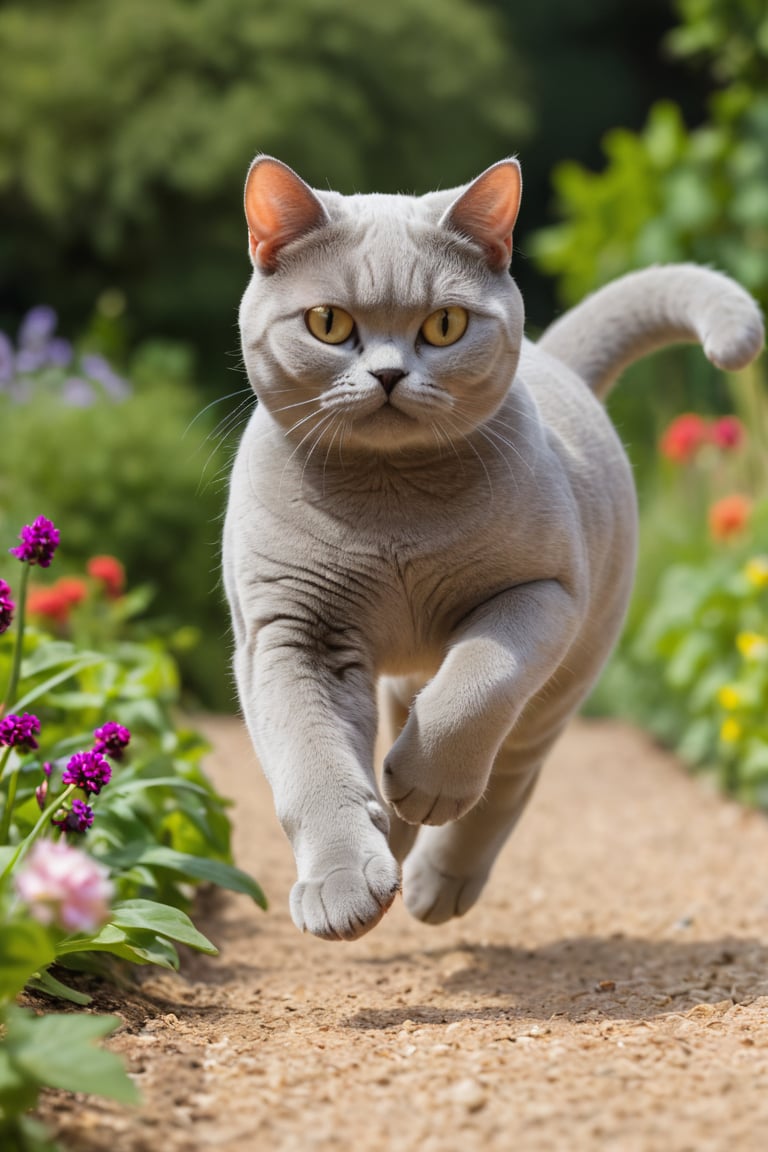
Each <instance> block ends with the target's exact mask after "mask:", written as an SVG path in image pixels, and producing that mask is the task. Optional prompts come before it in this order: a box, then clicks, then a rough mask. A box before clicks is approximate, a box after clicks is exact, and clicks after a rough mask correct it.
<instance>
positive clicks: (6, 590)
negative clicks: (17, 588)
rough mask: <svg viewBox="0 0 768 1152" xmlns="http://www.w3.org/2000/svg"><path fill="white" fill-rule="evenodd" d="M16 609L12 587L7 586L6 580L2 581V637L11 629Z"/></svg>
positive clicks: (0, 586) (0, 621)
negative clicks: (12, 596) (12, 597)
mask: <svg viewBox="0 0 768 1152" xmlns="http://www.w3.org/2000/svg"><path fill="white" fill-rule="evenodd" d="M15 607H16V605H15V604H14V602H13V600H12V599H11V589H10V585H8V584H6V582H5V580H0V636H2V634H3V632H7V631H8V629H9V628H10V626H11V621H12V620H13V612H14V609H15Z"/></svg>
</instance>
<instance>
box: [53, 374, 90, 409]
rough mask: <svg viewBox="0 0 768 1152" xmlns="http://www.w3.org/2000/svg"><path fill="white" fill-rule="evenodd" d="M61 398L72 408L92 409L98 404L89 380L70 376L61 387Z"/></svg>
mask: <svg viewBox="0 0 768 1152" xmlns="http://www.w3.org/2000/svg"><path fill="white" fill-rule="evenodd" d="M61 398H62V400H63V401H64V403H65V404H69V406H70V407H71V408H90V407H91V405H92V404H94V403H95V402H96V393H95V392H94V390H93V385H92V384H89V383H88V381H87V380H83V379H82V378H81V377H80V376H68V377H67V379H66V380H65V381H64V383H63V384H62V386H61Z"/></svg>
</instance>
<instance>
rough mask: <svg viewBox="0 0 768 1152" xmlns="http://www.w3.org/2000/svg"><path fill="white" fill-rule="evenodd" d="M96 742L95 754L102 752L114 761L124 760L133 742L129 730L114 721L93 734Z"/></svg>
mask: <svg viewBox="0 0 768 1152" xmlns="http://www.w3.org/2000/svg"><path fill="white" fill-rule="evenodd" d="M93 738H94V740H95V741H96V743H95V745H94V748H93V750H94V752H100V753H102V755H104V756H111V757H112V758H113V759H114V760H122V758H123V752H124V750H125V749H126V748H127V747H128V745H129V744H130V742H131V734H130V732H129V731H128V729H127V728H124V727H123V726H122V724H115V722H114V720H109V721H108V722H107V723H106V724H104V725H103V726H102V727H101V728H97V729H96V731H95V732H94V734H93Z"/></svg>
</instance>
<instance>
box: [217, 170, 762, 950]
mask: <svg viewBox="0 0 768 1152" xmlns="http://www.w3.org/2000/svg"><path fill="white" fill-rule="evenodd" d="M520 190H521V180H520V169H519V166H518V164H517V162H516V161H515V160H503V161H501V162H500V163H498V164H495V165H494V166H493V167H491V168H489V169H488V170H487V171H485V172H483V173H482V175H481V176H479V177H478V178H477V179H476V180H474V181H473V182H472V183H471V184H469V185H467V186H465V187H463V188H459V189H454V190H452V191H448V192H439V193H431V194H430V195H427V196H422V197H409V196H384V195H367V196H362V195H360V196H351V197H345V196H341V195H339V194H338V193H334V192H319V191H314V190H312V189H311V188H309V186H308V185H307V184H305V183H304V182H303V181H302V180H301V179H300V178H299V177H298V176H297V175H296V174H295V173H294V172H293V171H292V170H291V169H290V168H288V167H286V166H285V165H284V164H282V163H281V162H280V161H278V160H274V159H272V158H270V157H268V156H260V157H258V158H257V159H256V160H255V161H254V163H253V165H252V167H251V169H250V172H249V174H248V181H247V185H246V191H245V209H246V216H247V220H248V229H249V237H250V251H251V256H252V261H253V266H254V271H253V277H252V279H251V282H250V285H249V287H248V289H247V290H246V293H245V296H244V298H243V301H242V306H241V309H240V327H241V332H242V343H243V354H244V357H245V363H246V366H247V370H248V377H249V380H250V382H251V385H252V387H253V389H254V391H255V393H256V395H257V397H258V400H259V403H258V406H257V408H256V410H255V412H254V415H253V417H252V419H251V421H250V423H249V425H248V427H247V429H246V431H245V434H244V436H243V439H242V443H241V445H240V448H239V452H238V455H237V459H236V461H235V465H234V471H233V475H232V482H231V492H230V499H229V508H228V511H227V517H226V524H225V531H224V577H225V585H226V591H227V595H228V598H229V601H230V605H231V610H232V618H233V622H234V632H235V641H236V653H235V670H236V677H237V684H238V688H239V693H240V699H241V702H242V707H243V711H244V713H245V718H246V721H247V724H248V728H249V730H250V733H251V736H252V739H253V743H254V745H255V748H256V751H257V753H258V756H259V759H260V760H261V764H262V766H263V769H264V772H265V773H266V775H267V778H268V780H269V783H270V785H271V787H272V791H273V794H274V799H275V806H276V809H277V815H278V817H279V819H280V822H281V824H282V826H283V828H284V829H285V832H286V834H287V835H288V837H289V839H290V841H291V844H292V846H293V850H294V853H295V856H296V865H297V871H298V880H297V883H296V884H295V886H294V888H293V891H292V893H291V912H292V915H293V919H294V921H295V923H296V925H297V926H298V927H299V928H300V929H302V930H307V931H309V932H313V933H314V934H315V935H317V936H321V937H324V938H325V939H332V940H338V939H343V940H350V939H354V938H355V937H357V936H360V935H361V934H362V933H363V932H366V931H368V929H370V928H372V927H373V925H375V924H376V923H377V922H378V920H379V919H380V918H381V916H382V915H383V914H384V912H385V911H386V910H387V908H388V907H389V905H390V904H391V903H392V901H393V900H394V898H395V895H396V893H397V891H398V889H399V887H400V880H401V877H400V864H401V863H402V885H403V895H404V899H405V903H406V905H407V906H408V908H409V910H410V911H411V912H412V913H413V915H414V916H416V917H418V918H419V919H421V920H424V921H427V922H428V923H431V924H438V923H441V922H442V921H445V920H447V919H449V918H450V917H452V916H460V915H462V914H463V913H465V912H466V911H467V910H468V909H469V908H470V907H471V906H472V904H473V903H474V902H475V901H476V900H477V898H478V896H479V895H480V892H481V890H482V888H483V885H484V884H485V881H486V879H487V877H488V874H489V872H490V869H491V866H492V864H493V861H494V859H495V857H496V855H497V853H498V852H499V849H500V848H501V846H502V844H503V843H504V841H505V840H506V838H507V836H508V835H509V833H510V831H511V830H512V828H513V827H514V825H515V823H516V821H517V819H518V817H519V816H520V813H521V812H522V810H523V808H524V806H525V804H526V802H527V800H528V798H529V796H530V795H531V792H532V790H533V787H534V784H535V781H536V778H537V775H538V772H539V769H540V767H541V764H542V761H543V759H544V757H545V756H546V754H547V752H548V751H549V749H550V748H551V746H552V744H553V742H554V741H555V739H556V738H557V736H558V735H559V733H560V732H562V730H563V727H564V725H565V723H566V721H567V720H568V718H569V716H571V715H572V713H573V712H574V710H575V709H576V708H577V707H578V705H579V703H580V702H581V701H582V700H583V699H584V697H585V695H586V694H587V692H588V691H589V688H590V687H591V685H592V684H593V683H594V681H595V678H596V676H597V674H598V672H599V671H600V668H601V667H602V665H603V663H604V661H605V659H606V657H607V656H608V654H609V653H610V650H611V647H612V645H613V643H614V641H615V639H616V637H617V634H618V632H619V629H620V627H621V623H622V619H623V617H624V612H625V608H626V605H627V601H628V599H629V595H630V589H631V586H632V577H633V567H634V558H635V539H636V509H635V494H634V487H633V483H632V477H631V475H630V469H629V467H628V464H627V460H626V458H625V455H624V452H623V450H622V447H621V444H620V443H619V439H618V437H617V435H616V433H615V431H614V429H613V427H612V425H611V424H610V422H609V420H608V418H607V416H606V414H605V411H604V409H603V407H602V406H601V404H600V403H599V398H600V397H602V396H604V395H605V393H606V392H607V391H608V389H609V387H610V385H611V384H612V383H613V381H614V380H615V379H616V377H617V375H618V374H619V373H620V371H621V370H622V368H624V367H625V366H626V365H627V364H629V363H630V362H631V361H632V360H634V359H636V358H637V357H639V356H641V355H643V354H644V353H647V352H649V351H651V350H652V349H654V348H658V347H660V346H662V345H664V344H668V343H670V342H672V341H679V340H693V341H700V342H701V344H702V345H703V347H704V351H705V353H706V355H707V356H708V357H709V359H710V360H711V361H712V362H713V363H715V364H717V365H719V366H721V367H723V368H728V369H736V368H740V367H742V366H744V365H745V364H747V363H748V362H749V361H750V360H752V359H753V357H754V356H756V355H757V353H758V351H759V350H760V348H761V346H762V342H763V328H762V322H761V317H760V314H759V311H758V309H757V307H756V305H755V304H754V302H753V301H752V299H751V298H750V297H749V296H748V295H747V294H746V293H745V292H744V291H743V290H742V289H741V288H739V287H738V286H737V285H736V284H734V283H733V282H732V281H731V280H729V279H727V278H726V277H724V276H722V275H720V274H718V273H716V272H712V271H708V270H706V269H703V268H698V267H694V266H690V265H677V266H669V267H660V268H650V269H648V270H646V271H643V272H639V273H635V274H632V275H629V276H626V277H624V278H622V279H620V280H618V281H616V282H615V283H613V284H610V285H608V286H607V287H606V288H603V289H602V290H601V291H599V292H597V293H596V294H595V295H594V296H591V297H589V298H588V299H587V300H586V301H585V302H584V303H582V304H581V305H579V306H578V307H577V308H575V309H573V311H571V312H569V313H567V314H566V315H565V316H564V317H562V319H560V320H559V321H558V322H557V323H556V324H554V326H553V327H551V328H550V329H549V330H548V331H547V332H546V333H545V334H544V336H543V338H542V339H541V340H540V341H539V343H538V345H536V346H534V345H532V344H531V343H529V342H528V341H527V340H526V339H524V337H523V304H522V300H521V297H520V293H519V292H518V289H517V287H516V285H515V283H514V281H513V280H512V278H511V277H510V275H509V272H508V266H509V262H510V256H511V251H512V231H513V227H514V224H515V219H516V216H517V211H518V206H519V201H520ZM377 725H381V726H382V728H383V732H384V735H385V738H386V743H387V747H388V748H389V752H388V753H387V755H386V758H385V760H384V765H383V769H382V774H381V793H380V792H379V788H378V787H377V782H376V776H375V772H374V741H375V737H376V731H377ZM382 797H383V798H382Z"/></svg>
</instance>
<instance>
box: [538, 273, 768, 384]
mask: <svg viewBox="0 0 768 1152" xmlns="http://www.w3.org/2000/svg"><path fill="white" fill-rule="evenodd" d="M764 338H765V334H764V331H763V320H762V316H761V315H760V309H759V308H758V306H757V304H756V303H755V301H754V300H753V299H752V297H751V296H750V295H749V293H748V292H745V291H744V289H743V288H740V287H739V285H738V284H736V283H734V281H733V280H731V279H729V277H727V276H723V275H722V274H721V273H720V272H713V271H711V270H710V269H709V268H701V267H698V266H697V265H695V264H668V265H666V266H660V267H653V268H646V269H644V270H643V271H642V272H630V273H629V275H627V276H622V277H621V278H620V279H618V280H614V281H613V283H611V284H607V285H606V286H605V288H601V289H599V291H597V292H595V293H594V294H593V295H591V296H588V297H587V298H586V299H585V300H584V301H583V302H582V303H581V304H577V305H576V307H575V308H573V309H571V311H570V312H566V314H565V315H564V316H561V317H560V319H559V320H556V321H555V323H554V324H552V325H551V326H550V327H549V328H547V330H546V332H545V333H544V335H543V336H542V337H541V339H540V340H539V347H540V348H543V349H544V350H545V351H546V352H548V353H549V354H550V355H552V356H556V357H557V358H558V360H562V361H563V362H564V363H565V364H568V365H569V367H571V368H573V369H574V370H575V371H576V372H577V373H578V374H579V375H580V376H581V377H582V379H584V380H586V381H587V383H588V384H589V386H590V388H591V389H592V390H593V392H594V393H595V394H596V395H597V396H598V397H600V398H601V399H602V397H604V396H605V395H606V394H607V393H608V391H609V390H610V388H611V385H612V384H613V383H614V381H615V380H616V378H617V377H618V376H619V375H620V373H621V372H622V371H623V370H624V369H625V368H626V367H627V365H629V364H631V363H632V362H633V361H634V360H638V359H640V357H641V356H644V355H646V354H647V353H648V352H654V351H656V350H657V349H658V348H663V347H664V346H665V345H667V344H676V343H679V342H693V343H699V344H701V345H702V347H703V349H704V353H705V355H706V356H707V358H708V359H709V360H711V361H712V363H713V364H716V365H717V366H718V368H725V369H727V370H729V371H735V370H736V369H738V368H744V367H745V366H746V365H747V364H749V363H750V361H751V360H753V359H754V358H755V356H757V354H758V352H759V351H760V349H761V348H762V347H763V341H764Z"/></svg>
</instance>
